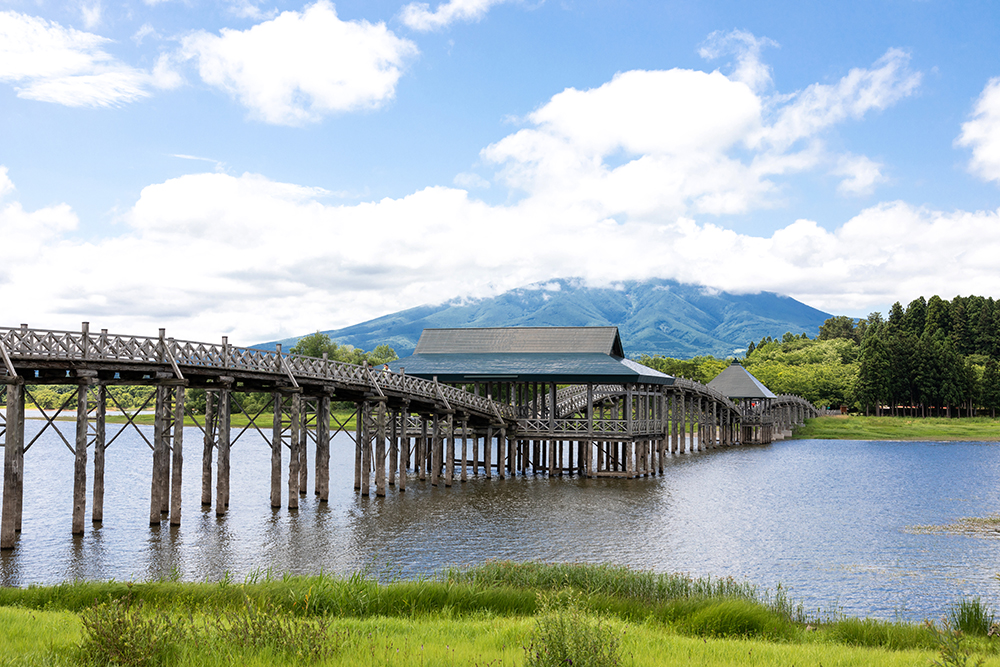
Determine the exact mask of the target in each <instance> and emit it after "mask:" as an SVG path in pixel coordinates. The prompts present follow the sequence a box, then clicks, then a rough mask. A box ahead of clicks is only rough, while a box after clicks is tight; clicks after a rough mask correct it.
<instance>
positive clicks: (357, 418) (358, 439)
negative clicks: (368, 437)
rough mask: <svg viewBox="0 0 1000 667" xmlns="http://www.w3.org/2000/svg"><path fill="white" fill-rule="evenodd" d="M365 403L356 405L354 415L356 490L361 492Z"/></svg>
mask: <svg viewBox="0 0 1000 667" xmlns="http://www.w3.org/2000/svg"><path fill="white" fill-rule="evenodd" d="M363 405H364V402H361V403H355V407H356V412H355V413H354V490H355V491H360V490H361V450H362V449H363V445H362V444H361V443H362V439H363V437H364V418H363V417H362V415H361V409H362V406H363Z"/></svg>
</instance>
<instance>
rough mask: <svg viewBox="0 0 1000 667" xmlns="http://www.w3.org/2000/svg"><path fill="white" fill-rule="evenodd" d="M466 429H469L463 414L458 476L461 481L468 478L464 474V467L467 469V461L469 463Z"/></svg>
mask: <svg viewBox="0 0 1000 667" xmlns="http://www.w3.org/2000/svg"><path fill="white" fill-rule="evenodd" d="M468 431H469V422H468V421H467V420H466V419H465V417H464V415H463V417H462V471H461V476H460V478H459V479H460V480H461V481H463V482H464V481H466V480H467V479H468V476H467V474H466V469H467V467H468V463H469V459H468V454H469V452H468V445H469V433H468Z"/></svg>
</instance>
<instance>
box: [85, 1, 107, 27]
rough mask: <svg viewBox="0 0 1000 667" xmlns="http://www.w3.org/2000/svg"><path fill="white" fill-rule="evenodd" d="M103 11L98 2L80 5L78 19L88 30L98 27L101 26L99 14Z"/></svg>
mask: <svg viewBox="0 0 1000 667" xmlns="http://www.w3.org/2000/svg"><path fill="white" fill-rule="evenodd" d="M103 9H104V8H103V7H101V3H100V0H97V1H96V2H90V3H87V2H82V3H80V17H81V18H82V19H83V25H84V27H85V28H87V29H88V30H90V29H92V28H96V27H97V26H99V25H100V24H101V12H102V11H103Z"/></svg>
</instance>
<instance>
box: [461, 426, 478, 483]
mask: <svg viewBox="0 0 1000 667" xmlns="http://www.w3.org/2000/svg"><path fill="white" fill-rule="evenodd" d="M464 423H468V422H464ZM472 476H473V477H479V431H473V432H472Z"/></svg>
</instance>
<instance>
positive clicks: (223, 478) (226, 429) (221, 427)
mask: <svg viewBox="0 0 1000 667" xmlns="http://www.w3.org/2000/svg"><path fill="white" fill-rule="evenodd" d="M218 399H219V401H218V405H217V406H216V414H217V415H218V417H217V419H216V428H217V432H218V440H217V443H216V449H218V470H217V471H216V478H215V515H216V516H223V515H224V514H225V513H226V511H227V510H228V509H229V446H230V444H231V443H230V435H231V433H230V430H231V429H230V426H231V422H232V419H231V418H232V414H231V413H230V406H231V404H232V403H231V401H232V397H231V396H230V390H229V387H224V388H223V389H220V390H219V396H218Z"/></svg>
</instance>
